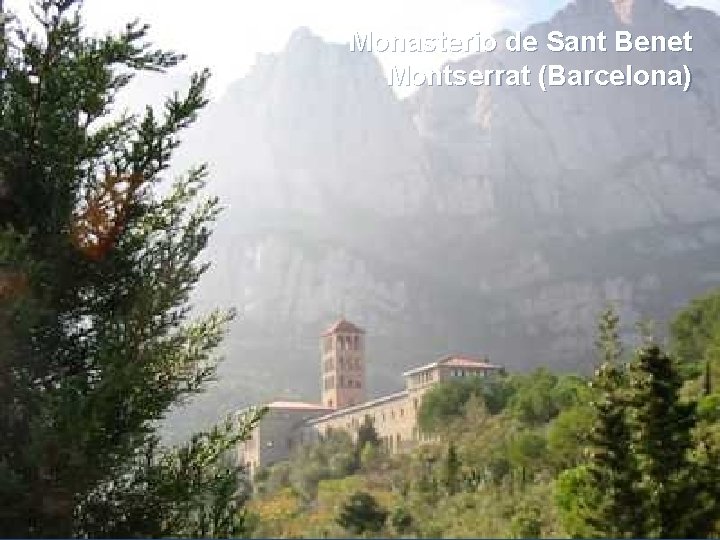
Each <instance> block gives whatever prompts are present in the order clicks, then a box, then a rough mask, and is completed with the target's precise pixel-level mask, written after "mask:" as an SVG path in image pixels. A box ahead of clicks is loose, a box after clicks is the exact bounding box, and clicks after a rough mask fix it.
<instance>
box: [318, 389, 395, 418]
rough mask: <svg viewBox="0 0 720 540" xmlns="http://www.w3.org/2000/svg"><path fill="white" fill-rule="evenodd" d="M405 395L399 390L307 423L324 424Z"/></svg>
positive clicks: (337, 410)
mask: <svg viewBox="0 0 720 540" xmlns="http://www.w3.org/2000/svg"><path fill="white" fill-rule="evenodd" d="M407 395H408V391H407V390H401V391H400V392H395V393H394V394H390V395H387V396H382V397H379V398H375V399H371V400H370V401H365V402H364V403H359V404H357V405H351V406H350V407H345V408H343V409H336V410H334V411H333V412H331V413H329V414H326V415H324V416H319V417H317V418H313V419H312V420H309V423H310V424H316V423H320V422H324V421H325V420H330V419H332V418H337V417H338V416H344V415H346V414H351V413H355V412H358V411H362V410H364V409H369V408H371V407H375V406H376V405H382V404H384V403H389V402H391V401H395V400H398V399H403V398H406V397H407Z"/></svg>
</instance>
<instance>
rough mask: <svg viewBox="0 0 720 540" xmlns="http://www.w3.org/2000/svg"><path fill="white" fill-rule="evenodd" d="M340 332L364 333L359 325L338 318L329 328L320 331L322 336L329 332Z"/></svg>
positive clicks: (327, 334) (329, 333)
mask: <svg viewBox="0 0 720 540" xmlns="http://www.w3.org/2000/svg"><path fill="white" fill-rule="evenodd" d="M341 332H342V333H345V334H364V333H365V330H363V329H362V328H360V327H359V326H355V325H354V324H353V323H351V322H350V321H347V320H345V319H339V320H338V321H336V322H335V323H334V324H333V325H332V326H331V327H330V328H328V329H327V330H325V331H324V332H323V333H322V336H323V337H325V336H329V335H331V334H338V333H341Z"/></svg>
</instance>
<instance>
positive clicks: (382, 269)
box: [184, 0, 720, 417]
mask: <svg viewBox="0 0 720 540" xmlns="http://www.w3.org/2000/svg"><path fill="white" fill-rule="evenodd" d="M620 28H629V29H631V30H632V31H633V32H636V33H645V34H666V35H669V34H682V33H684V32H686V31H690V32H691V33H692V35H693V44H694V51H693V52H692V53H673V54H669V53H664V54H652V53H642V54H641V53H626V54H615V53H597V54H591V53H583V54H574V53H548V52H542V51H538V52H535V53H513V54H510V53H508V52H506V51H503V50H501V49H500V50H497V51H495V52H493V53H486V54H478V55H475V56H471V57H468V58H466V59H464V60H462V62H460V63H459V65H460V67H463V68H465V69H472V68H473V67H502V66H506V67H520V66H522V65H523V64H528V65H530V66H531V67H532V68H533V69H537V67H538V66H539V65H540V64H543V63H563V64H565V65H566V66H568V67H578V68H600V67H613V68H614V67H623V66H625V65H626V64H633V65H635V66H637V67H656V68H661V67H664V68H666V69H670V68H671V67H676V66H677V65H678V64H680V65H681V64H688V65H689V66H690V68H691V70H692V71H693V74H694V83H693V86H692V88H691V90H690V91H689V92H688V93H682V92H679V91H678V90H677V89H669V88H649V87H644V88H638V87H630V88H628V87H621V88H611V87H605V88H597V87H595V88H592V87H589V88H563V89H553V91H552V92H548V93H546V94H542V93H541V91H540V89H539V88H537V86H533V87H515V88H509V87H500V88H496V87H472V86H464V87H424V88H421V89H420V90H419V91H418V92H417V93H416V94H414V95H413V96H412V97H410V98H408V99H406V100H399V99H398V98H397V97H396V96H395V94H394V93H393V92H392V89H391V88H390V87H389V86H388V85H387V82H386V80H385V79H384V77H383V74H382V70H381V68H380V66H379V63H378V61H377V60H376V58H374V57H373V56H372V55H370V54H360V53H357V52H351V51H350V49H349V46H347V45H338V44H329V43H325V42H323V41H322V40H321V39H320V38H318V37H316V36H314V35H313V34H312V33H311V32H309V31H308V30H304V29H301V30H298V31H296V32H295V33H294V34H293V35H292V37H291V38H290V40H289V42H288V44H287V47H286V49H285V50H284V51H282V52H281V53H278V54H276V55H269V56H263V57H261V58H259V59H258V62H257V65H256V66H255V67H254V68H253V70H252V71H251V72H250V73H249V74H248V75H247V76H246V77H245V78H244V79H242V80H240V81H238V82H237V83H236V84H235V85H234V86H233V87H232V88H231V89H230V91H229V92H228V94H227V96H226V97H225V98H224V99H223V100H221V101H219V102H217V103H215V104H213V105H212V106H211V108H210V110H209V111H208V114H206V115H205V118H204V119H203V120H202V122H201V124H200V125H199V126H198V127H197V129H195V131H194V132H193V133H191V134H190V136H189V138H188V140H187V142H186V145H185V150H184V151H185V155H186V159H190V158H191V157H192V158H197V157H198V156H200V157H201V158H202V159H207V160H208V161H209V162H210V164H211V167H212V170H213V182H212V184H211V186H212V190H213V191H214V192H216V193H218V194H219V195H220V196H221V197H222V199H223V201H224V202H225V204H226V207H227V211H226V212H225V214H224V216H223V218H222V220H221V222H220V223H219V226H218V231H217V234H216V237H215V240H214V242H213V246H212V252H211V254H210V256H211V257H212V258H213V260H214V262H215V266H214V269H213V270H212V272H211V273H210V275H208V277H207V279H206V280H205V282H204V283H203V285H202V287H201V290H200V291H199V294H198V303H199V304H200V305H201V306H208V305H217V304H220V305H235V306H237V307H238V308H239V309H240V317H239V320H238V321H237V323H236V324H235V325H234V327H233V331H232V334H231V336H230V339H229V340H228V343H227V354H226V356H227V360H226V362H225V364H224V365H223V368H222V370H221V380H220V382H219V384H218V386H217V387H216V388H215V389H213V391H212V392H211V393H210V394H209V395H208V396H206V397H204V398H202V400H201V401H200V402H199V404H197V405H196V407H197V409H196V410H198V411H200V410H202V411H204V412H203V413H202V414H204V415H205V416H208V417H212V416H214V415H216V414H218V413H221V412H223V411H226V410H230V409H232V408H233V407H237V406H239V405H241V404H244V403H248V402H251V401H253V400H256V399H262V398H266V397H272V396H277V395H287V396H289V397H292V396H304V397H308V398H311V397H313V396H315V395H317V394H318V392H319V373H318V345H317V336H318V334H319V333H320V331H321V329H322V328H323V326H324V325H325V324H327V323H329V322H330V321H331V320H332V319H333V318H335V317H337V316H338V315H339V314H341V313H342V314H344V315H345V316H347V317H348V318H350V319H352V320H353V321H355V322H357V323H358V324H360V325H361V326H364V327H365V328H366V329H367V330H368V336H369V337H368V343H369V377H370V381H369V382H370V386H371V393H375V394H377V393H380V392H384V391H387V390H389V389H392V388H394V387H396V386H397V385H398V384H399V380H398V374H399V373H400V372H401V371H402V370H403V369H404V368H407V367H409V366H411V365H416V364H420V363H423V362H427V361H430V360H432V359H433V358H434V357H435V356H437V355H440V354H444V353H447V352H466V353H482V354H489V355H490V356H491V358H492V359H493V361H495V362H497V363H502V364H505V365H507V366H509V367H510V368H512V369H522V368H529V367H533V366H538V365H541V364H544V365H550V366H552V367H555V368H559V369H573V370H584V369H587V368H588V366H589V365H590V362H591V354H590V352H591V348H592V343H593V337H592V336H593V329H594V321H595V318H596V315H597V313H598V311H599V310H600V309H601V308H602V306H603V305H604V304H605V303H606V302H608V301H615V302H617V303H618V305H619V307H620V311H621V313H622V314H623V316H624V317H625V320H626V322H627V323H628V324H630V323H631V322H632V321H633V320H635V319H637V318H638V317H640V316H647V317H654V318H656V319H659V320H661V321H662V320H664V319H665V318H666V317H667V316H668V315H669V314H670V313H671V312H672V311H673V310H675V309H676V308H677V307H679V306H680V305H682V303H684V302H685V301H686V300H687V299H689V298H690V297H691V296H693V295H695V294H697V293H699V292H701V291H703V290H705V289H707V288H709V287H712V286H714V285H716V284H718V282H720V271H719V270H718V268H717V261H718V255H720V157H718V156H720V153H718V152H717V148H720V144H719V143H720V124H719V123H718V113H719V112H720V84H719V83H720V79H719V76H720V71H719V69H720V68H719V67H718V64H717V61H716V58H718V56H720V19H719V18H718V17H717V16H716V15H715V14H712V13H710V12H708V11H704V10H701V9H695V8H685V9H676V8H674V7H672V6H670V5H668V4H666V3H664V2H662V1H660V0H634V1H624V2H609V1H607V0H577V1H576V2H574V3H571V4H570V5H568V6H567V7H566V8H565V9H563V10H562V11H560V12H559V13H558V14H557V15H556V16H555V17H554V18H553V19H552V20H550V21H548V22H546V23H542V24H538V25H535V26H532V27H530V28H528V29H527V32H528V33H530V34H535V35H537V36H538V38H543V37H544V36H545V35H546V34H547V32H548V31H549V30H561V31H563V32H565V33H576V34H579V33H587V34H590V33H596V32H598V31H599V30H605V31H606V32H607V33H608V34H610V33H612V32H614V30H616V29H620ZM540 41H541V43H542V39H540ZM550 54H552V56H549V55H550Z"/></svg>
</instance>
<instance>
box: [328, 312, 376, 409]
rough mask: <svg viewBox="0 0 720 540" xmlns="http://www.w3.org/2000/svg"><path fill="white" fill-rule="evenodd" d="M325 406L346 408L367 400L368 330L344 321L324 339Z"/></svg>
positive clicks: (337, 324)
mask: <svg viewBox="0 0 720 540" xmlns="http://www.w3.org/2000/svg"><path fill="white" fill-rule="evenodd" d="M320 351H321V355H320V357H321V359H322V366H321V368H322V380H321V386H322V404H323V405H324V406H325V407H332V408H335V409H342V408H345V407H350V406H352V405H358V404H360V403H363V402H364V401H365V400H366V394H365V330H363V329H362V328H359V327H357V326H355V325H354V324H353V323H351V322H349V321H346V320H345V319H340V320H339V321H337V322H336V323H335V324H333V325H332V326H331V327H330V328H328V329H327V330H326V331H325V332H323V334H322V336H321V337H320Z"/></svg>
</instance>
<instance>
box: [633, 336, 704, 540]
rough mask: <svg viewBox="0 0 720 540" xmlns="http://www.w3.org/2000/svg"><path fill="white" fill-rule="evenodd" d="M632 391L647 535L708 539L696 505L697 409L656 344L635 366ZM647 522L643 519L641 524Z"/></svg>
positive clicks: (635, 451)
mask: <svg viewBox="0 0 720 540" xmlns="http://www.w3.org/2000/svg"><path fill="white" fill-rule="evenodd" d="M629 378H630V385H629V389H628V405H629V412H630V414H629V425H630V428H631V429H632V435H633V440H632V445H631V448H632V451H633V454H634V455H635V456H636V462H637V467H638V473H639V475H640V486H641V488H642V494H643V497H642V501H641V506H640V507H638V508H642V510H643V511H642V512H639V513H638V522H640V521H641V520H642V521H644V523H643V535H644V536H651V537H657V538H687V537H702V536H706V535H707V534H708V532H709V531H703V530H698V528H697V524H698V523H697V520H698V518H700V519H701V520H702V518H701V517H700V516H696V515H695V512H696V510H697V508H696V507H695V504H696V503H695V502H694V499H695V497H696V496H701V493H699V492H698V488H699V487H700V486H699V485H696V483H695V481H696V480H697V476H696V473H698V472H699V471H698V470H697V467H696V464H695V463H693V462H692V461H691V459H690V457H691V454H690V453H691V448H692V445H693V441H692V429H693V428H694V427H695V411H694V403H681V402H680V399H679V395H678V392H679V390H680V388H681V386H682V380H681V378H680V376H679V375H678V373H677V370H676V369H675V367H674V365H673V362H672V360H671V359H670V358H669V357H668V356H667V355H666V354H665V353H664V352H662V351H661V350H660V348H659V347H658V346H657V345H655V344H649V345H647V346H645V347H643V348H642V349H640V350H639V351H638V352H637V354H636V355H635V358H634V359H633V361H632V362H631V363H630V368H629ZM641 517H642V519H641Z"/></svg>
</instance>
